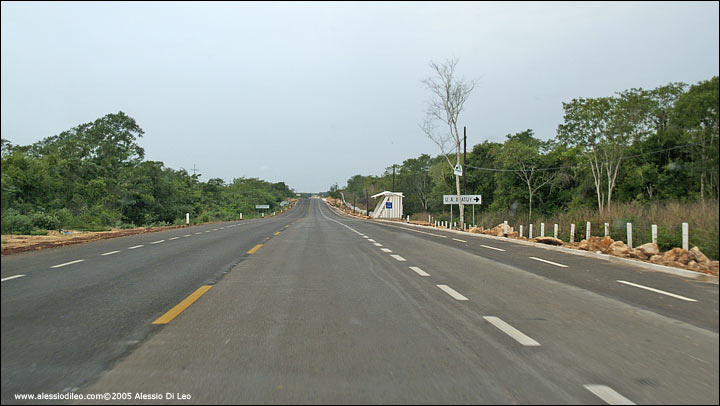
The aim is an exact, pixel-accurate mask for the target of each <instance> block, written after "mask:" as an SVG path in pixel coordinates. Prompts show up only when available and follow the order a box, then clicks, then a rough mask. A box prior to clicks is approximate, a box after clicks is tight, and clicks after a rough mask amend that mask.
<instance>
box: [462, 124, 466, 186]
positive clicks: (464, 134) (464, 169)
mask: <svg viewBox="0 0 720 406" xmlns="http://www.w3.org/2000/svg"><path fill="white" fill-rule="evenodd" d="M463 150H464V152H463V190H464V191H463V193H464V194H467V173H466V172H465V171H467V169H466V166H467V127H463Z"/></svg>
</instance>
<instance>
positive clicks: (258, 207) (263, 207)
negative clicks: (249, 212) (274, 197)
mask: <svg viewBox="0 0 720 406" xmlns="http://www.w3.org/2000/svg"><path fill="white" fill-rule="evenodd" d="M255 208H256V209H269V208H270V205H269V204H256V205H255Z"/></svg>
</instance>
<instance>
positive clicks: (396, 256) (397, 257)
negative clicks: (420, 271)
mask: <svg viewBox="0 0 720 406" xmlns="http://www.w3.org/2000/svg"><path fill="white" fill-rule="evenodd" d="M390 256H391V257H393V258H395V259H397V260H398V261H400V262H405V258H403V257H401V256H400V255H390Z"/></svg>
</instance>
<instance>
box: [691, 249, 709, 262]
mask: <svg viewBox="0 0 720 406" xmlns="http://www.w3.org/2000/svg"><path fill="white" fill-rule="evenodd" d="M690 257H691V258H692V259H693V260H695V261H696V262H697V263H698V264H703V265H706V266H707V265H710V263H711V262H712V261H710V258H708V257H707V256H706V255H705V254H703V253H702V252H701V251H700V248H698V247H692V249H691V250H690Z"/></svg>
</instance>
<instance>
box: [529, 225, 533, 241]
mask: <svg viewBox="0 0 720 406" xmlns="http://www.w3.org/2000/svg"><path fill="white" fill-rule="evenodd" d="M528 227H529V228H528V239H529V240H532V223H530V225H529V226H528Z"/></svg>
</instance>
